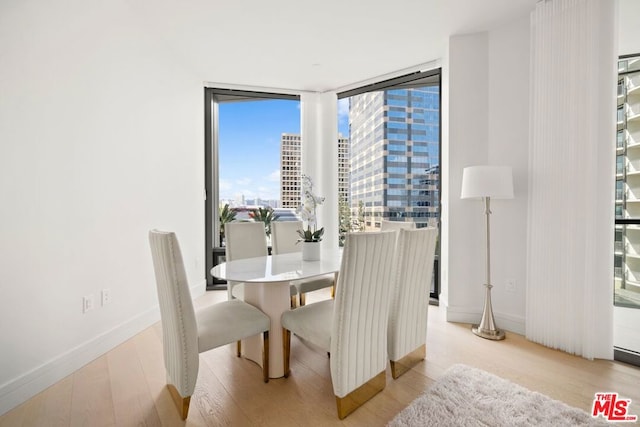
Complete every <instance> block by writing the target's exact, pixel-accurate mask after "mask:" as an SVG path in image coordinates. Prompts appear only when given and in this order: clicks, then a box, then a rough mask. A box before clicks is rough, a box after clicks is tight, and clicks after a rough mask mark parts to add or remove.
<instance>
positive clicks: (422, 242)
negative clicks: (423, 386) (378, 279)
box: [387, 228, 438, 379]
mask: <svg viewBox="0 0 640 427" xmlns="http://www.w3.org/2000/svg"><path fill="white" fill-rule="evenodd" d="M437 238H438V229H437V228H420V229H412V230H409V229H403V230H400V231H399V236H398V243H397V247H396V256H395V260H396V261H395V262H396V275H395V280H394V287H393V294H392V296H391V307H390V309H389V323H388V326H387V332H388V341H387V347H388V353H389V360H390V361H391V375H392V376H393V378H394V379H396V378H398V377H399V376H400V375H402V374H403V373H405V372H406V371H408V370H409V369H411V367H413V366H415V365H416V364H417V363H418V362H420V361H421V360H424V358H425V355H426V339H427V310H428V308H429V291H430V287H431V286H430V285H431V275H432V274H433V261H434V257H435V249H436V240H437Z"/></svg>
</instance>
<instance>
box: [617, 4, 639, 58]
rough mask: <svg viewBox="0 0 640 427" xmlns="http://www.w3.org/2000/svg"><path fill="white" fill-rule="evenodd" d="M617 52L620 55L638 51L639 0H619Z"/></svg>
mask: <svg viewBox="0 0 640 427" xmlns="http://www.w3.org/2000/svg"><path fill="white" fill-rule="evenodd" d="M618 11H619V14H618V25H619V32H618V39H619V41H618V52H619V54H620V55H631V54H638V53H640V26H639V25H638V17H640V1H638V0H619V6H618Z"/></svg>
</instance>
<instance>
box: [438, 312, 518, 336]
mask: <svg viewBox="0 0 640 427" xmlns="http://www.w3.org/2000/svg"><path fill="white" fill-rule="evenodd" d="M493 317H494V319H495V321H496V324H497V325H498V328H499V329H503V330H505V331H509V332H513V333H516V334H520V335H524V333H525V318H524V317H522V316H513V315H511V314H504V313H499V312H496V311H495V310H494V312H493ZM481 318H482V311H480V310H477V309H471V308H468V307H455V306H447V322H456V323H471V324H477V323H479V322H480V319H481Z"/></svg>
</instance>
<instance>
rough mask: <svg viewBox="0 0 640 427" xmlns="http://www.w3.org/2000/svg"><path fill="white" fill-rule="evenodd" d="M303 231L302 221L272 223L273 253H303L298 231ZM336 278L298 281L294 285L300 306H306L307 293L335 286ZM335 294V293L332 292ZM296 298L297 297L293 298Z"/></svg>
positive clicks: (321, 277)
mask: <svg viewBox="0 0 640 427" xmlns="http://www.w3.org/2000/svg"><path fill="white" fill-rule="evenodd" d="M300 229H302V221H274V222H272V223H271V253H272V254H274V255H277V254H287V253H291V252H302V245H299V244H298V239H299V238H300V236H299V235H298V230H300ZM334 281H335V276H334V275H333V274H328V275H324V276H320V277H314V278H312V279H306V280H297V281H295V282H292V284H293V285H294V286H295V287H296V289H297V294H299V295H300V306H303V305H305V304H306V293H307V292H312V291H317V290H318V289H324V288H328V287H331V286H333V285H334ZM332 294H333V292H332ZM293 297H294V298H295V296H293Z"/></svg>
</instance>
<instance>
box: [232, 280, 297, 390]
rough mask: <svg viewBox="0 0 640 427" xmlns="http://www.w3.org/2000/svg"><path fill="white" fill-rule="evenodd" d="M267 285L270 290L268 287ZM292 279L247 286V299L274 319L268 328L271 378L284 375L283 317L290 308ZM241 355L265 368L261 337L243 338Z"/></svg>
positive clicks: (245, 288)
mask: <svg viewBox="0 0 640 427" xmlns="http://www.w3.org/2000/svg"><path fill="white" fill-rule="evenodd" d="M266 288H268V289H266ZM290 295H291V294H290V290H289V282H274V283H259V284H254V283H252V284H250V285H245V287H244V301H245V302H246V303H248V304H251V305H253V306H254V307H257V308H259V309H260V310H262V311H263V312H264V313H265V314H266V315H267V316H269V318H270V319H271V329H269V378H280V377H283V376H284V358H283V347H282V324H281V323H280V316H282V313H284V312H285V311H288V310H290V301H291V298H290ZM242 354H243V356H244V357H246V358H247V359H249V360H252V361H254V362H256V363H257V364H258V365H260V366H261V367H262V336H261V335H256V336H254V337H250V338H247V339H245V340H243V341H242Z"/></svg>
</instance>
